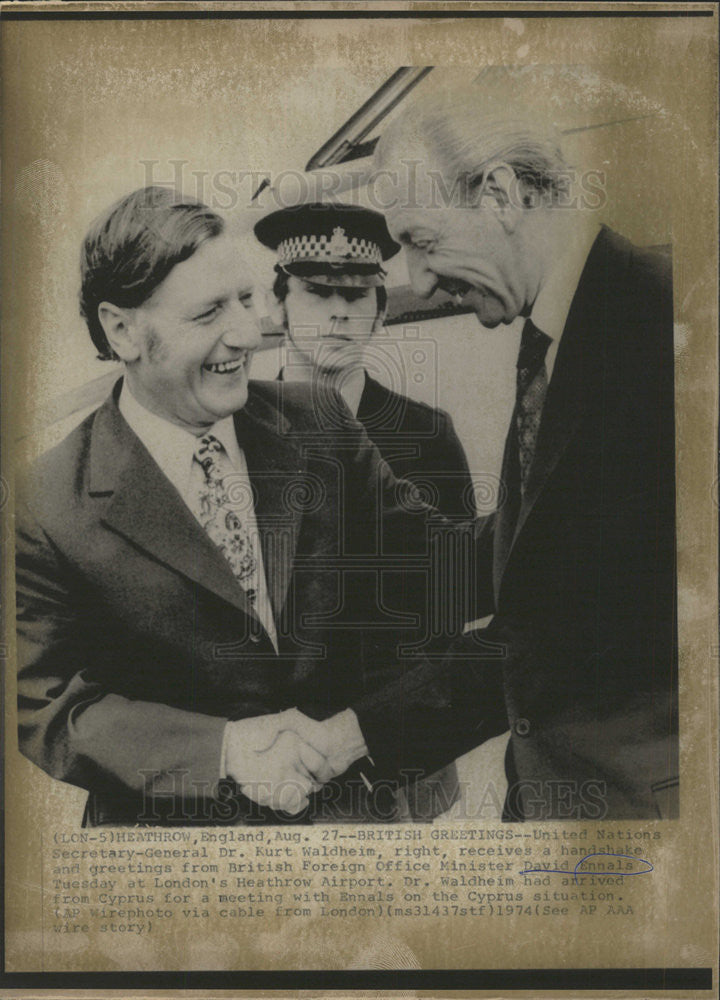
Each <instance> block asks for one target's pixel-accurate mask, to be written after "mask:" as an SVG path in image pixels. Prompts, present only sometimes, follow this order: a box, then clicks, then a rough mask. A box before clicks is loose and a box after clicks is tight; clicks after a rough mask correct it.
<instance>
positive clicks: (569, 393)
mask: <svg viewBox="0 0 720 1000" xmlns="http://www.w3.org/2000/svg"><path fill="white" fill-rule="evenodd" d="M606 244H607V232H606V230H602V231H601V233H600V235H599V236H598V237H597V239H596V241H595V243H594V244H593V247H592V249H591V251H590V254H589V255H588V260H587V262H586V265H585V268H584V269H583V273H582V275H581V277H580V281H579V283H578V288H577V291H576V292H575V295H574V297H573V300H572V303H571V306H570V311H569V313H568V318H567V321H566V323H565V328H564V330H563V335H562V339H561V341H560V346H559V347H558V353H557V357H556V358H555V368H554V371H553V375H552V379H551V381H550V385H549V386H548V391H547V396H546V399H545V404H544V406H543V412H542V420H541V422H540V429H539V432H538V439H537V444H536V447H535V456H534V458H533V462H532V465H531V467H530V472H529V475H528V481H527V488H526V491H525V496H524V498H523V499H522V502H521V503H520V505H519V510H517V518H516V519H514V518H513V513H514V512H513V511H512V509H511V508H512V496H513V494H515V496H516V497H517V498H519V473H518V475H517V486H516V487H515V488H513V486H514V481H513V479H512V474H513V469H512V462H513V461H514V462H515V465H517V464H518V463H517V433H516V431H515V412H514V411H513V417H512V424H511V427H510V432H509V433H508V438H507V441H506V446H505V455H504V458H503V478H504V480H505V482H506V483H507V484H508V492H509V503H508V504H506V505H505V506H506V507H508V512H507V514H506V515H505V516H501V517H500V519H499V522H498V530H497V535H498V537H497V538H496V543H495V556H494V560H495V561H494V577H495V592H496V595H497V592H498V591H499V588H500V583H501V581H502V577H503V575H504V572H505V569H506V567H507V565H508V563H509V562H510V561H511V559H512V556H513V554H514V552H515V551H516V549H517V547H518V543H519V541H520V539H521V537H522V536H523V532H524V529H526V528H527V526H528V522H530V521H531V520H532V514H533V511H534V509H535V507H536V505H537V502H538V500H539V499H540V498H541V496H542V494H543V492H544V490H545V489H546V487H547V485H548V482H549V480H550V477H551V475H552V473H553V472H554V470H555V468H556V467H557V464H558V462H559V461H560V459H561V458H562V456H563V454H564V452H565V451H566V449H567V447H568V445H569V444H570V442H571V441H572V439H573V438H574V436H575V435H576V434H577V432H578V429H579V428H580V426H581V424H582V421H583V418H584V415H585V411H586V409H587V403H588V399H589V397H590V396H591V395H592V392H593V380H594V378H596V377H598V373H599V372H600V371H601V367H602V358H601V355H600V352H601V351H602V347H603V338H602V336H601V333H602V331H601V329H600V327H599V326H598V323H599V321H600V317H598V316H597V315H596V310H595V311H593V310H592V309H591V308H589V306H588V303H589V302H594V303H597V302H598V301H603V297H602V289H601V288H599V287H598V284H599V283H601V284H602V283H607V280H608V276H607V274H606V268H605V266H604V259H605V257H606V256H607V251H606ZM606 320H607V317H604V318H603V322H605V321H606Z"/></svg>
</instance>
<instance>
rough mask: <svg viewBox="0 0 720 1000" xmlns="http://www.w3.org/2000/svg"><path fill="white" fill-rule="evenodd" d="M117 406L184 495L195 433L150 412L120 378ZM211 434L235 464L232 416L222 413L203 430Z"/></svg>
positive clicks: (237, 460) (237, 450)
mask: <svg viewBox="0 0 720 1000" xmlns="http://www.w3.org/2000/svg"><path fill="white" fill-rule="evenodd" d="M118 408H119V410H120V412H121V413H122V415H123V417H124V418H125V420H126V421H127V423H128V424H129V425H130V428H131V429H132V430H133V431H134V432H135V434H137V436H138V437H139V438H140V440H141V441H142V443H143V444H144V445H145V447H146V448H147V450H148V451H149V452H150V454H151V455H152V457H153V459H154V460H155V462H156V463H157V464H158V465H159V466H160V469H161V470H162V472H164V473H165V475H166V476H167V478H168V479H169V480H170V482H171V483H172V484H173V486H174V487H175V488H176V489H177V490H178V491H179V493H180V494H181V496H185V495H186V493H187V489H188V483H189V480H190V472H191V469H192V462H193V456H194V453H195V448H196V447H197V443H198V441H199V440H200V438H199V437H197V436H196V435H195V434H193V433H191V432H190V431H187V430H185V429H184V428H183V427H179V426H178V425H177V424H174V423H172V421H170V420H166V419H165V418H164V417H160V416H158V415H157V413H152V412H151V411H150V410H148V409H147V408H146V407H145V406H143V405H142V403H139V402H138V401H137V399H135V397H134V396H133V394H132V392H131V391H130V389H129V387H128V384H127V380H126V379H124V380H123V384H122V389H121V390H120V399H119V401H118ZM205 433H208V434H214V435H215V437H216V438H217V439H218V441H220V443H221V444H222V446H223V447H224V448H225V450H226V452H227V454H228V457H229V458H230V461H231V462H232V463H233V465H235V466H237V465H238V464H239V463H240V462H241V453H240V448H239V446H238V442H237V437H236V435H235V424H234V421H233V418H232V416H228V417H224V418H223V419H222V420H219V421H218V422H217V423H216V424H214V425H213V426H212V427H210V428H208V430H207V431H206V432H205ZM201 436H202V435H201Z"/></svg>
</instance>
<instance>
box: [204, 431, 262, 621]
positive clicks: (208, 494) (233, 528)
mask: <svg viewBox="0 0 720 1000" xmlns="http://www.w3.org/2000/svg"><path fill="white" fill-rule="evenodd" d="M195 458H196V459H197V461H198V462H199V463H200V465H201V466H202V470H203V472H204V473H205V482H204V484H203V487H202V488H201V490H200V495H199V497H198V501H199V507H198V517H199V520H200V523H201V525H202V526H203V528H204V529H205V530H206V531H207V533H208V535H209V536H210V538H211V539H212V541H213V542H214V543H215V544H216V545H217V547H218V548H219V549H220V551H221V552H222V554H223V555H224V556H225V558H226V559H227V561H228V563H229V564H230V568H231V569H232V571H233V574H234V576H235V579H236V580H237V581H238V583H239V584H240V586H241V587H242V588H243V590H244V591H245V596H246V597H247V599H248V600H249V601H250V603H251V604H254V603H255V601H256V599H257V593H258V565H257V559H256V557H255V549H254V547H253V543H252V539H251V537H250V535H249V533H248V530H247V526H246V525H245V524H244V523H243V521H242V517H241V514H242V511H243V509H247V507H248V504H249V502H250V498H249V497H248V496H247V495H246V494H247V490H244V489H239V488H238V477H237V474H236V472H235V470H234V468H233V465H232V462H231V461H230V459H229V457H228V454H227V452H226V451H225V449H224V448H223V446H222V444H221V443H220V442H219V441H218V439H217V438H216V437H215V436H214V435H212V434H206V435H205V436H204V437H202V438H201V439H200V441H199V442H198V444H197V447H196V448H195ZM235 494H237V495H235Z"/></svg>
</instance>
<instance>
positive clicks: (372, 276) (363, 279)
mask: <svg viewBox="0 0 720 1000" xmlns="http://www.w3.org/2000/svg"><path fill="white" fill-rule="evenodd" d="M255 235H256V236H257V238H258V239H259V240H260V242H261V243H263V244H264V245H265V246H266V247H269V248H270V249H271V250H275V251H276V253H277V255H278V260H277V268H278V269H279V270H281V271H285V272H286V273H287V274H293V275H296V276H297V277H303V278H306V279H307V280H309V281H313V282H315V283H317V284H324V285H338V286H343V285H348V286H356V287H365V288H368V287H373V286H377V285H382V284H383V283H384V281H385V273H386V272H385V271H384V269H383V266H382V265H383V261H386V260H389V259H390V257H394V256H395V254H396V253H397V252H398V250H399V249H400V246H399V245H398V244H397V243H396V242H395V241H394V240H393V239H392V237H391V236H390V233H389V232H388V229H387V225H386V223H385V217H384V216H383V215H381V214H380V212H374V211H373V210H372V209H369V208H360V207H359V206H358V205H341V204H331V203H329V202H314V203H312V204H306V205H295V206H293V207H291V208H281V209H279V210H278V211H276V212H271V213H270V214H269V215H266V216H265V217H264V218H263V219H260V221H259V222H258V223H256V225H255Z"/></svg>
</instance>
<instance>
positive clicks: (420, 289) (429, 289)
mask: <svg viewBox="0 0 720 1000" xmlns="http://www.w3.org/2000/svg"><path fill="white" fill-rule="evenodd" d="M405 253H406V257H407V267H408V274H409V275H410V284H411V285H412V288H413V291H414V292H415V294H416V295H419V296H420V298H423V299H427V298H429V297H430V296H431V295H432V293H433V292H434V291H435V289H436V288H437V284H438V279H437V275H436V274H435V272H434V271H433V269H432V268H431V267H430V265H429V264H428V260H427V256H426V254H425V253H423V252H422V251H420V250H411V249H406V251H405Z"/></svg>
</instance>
